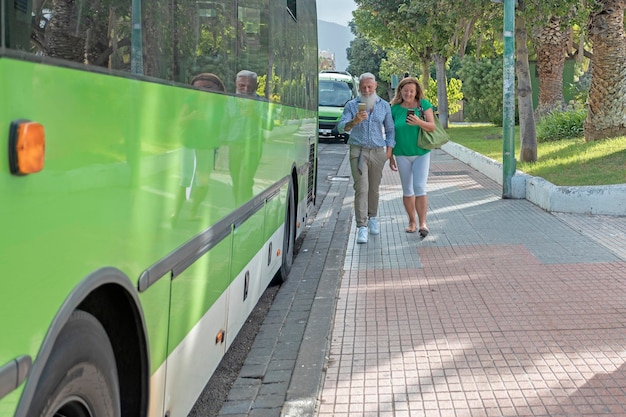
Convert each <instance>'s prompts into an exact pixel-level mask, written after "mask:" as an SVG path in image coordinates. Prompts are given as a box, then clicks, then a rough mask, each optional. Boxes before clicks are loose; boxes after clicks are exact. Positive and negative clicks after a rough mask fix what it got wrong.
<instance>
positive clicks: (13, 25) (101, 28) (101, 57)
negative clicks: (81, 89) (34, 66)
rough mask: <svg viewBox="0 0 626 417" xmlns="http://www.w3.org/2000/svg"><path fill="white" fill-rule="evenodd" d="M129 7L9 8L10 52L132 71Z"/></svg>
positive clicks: (40, 4) (21, 4)
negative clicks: (22, 52)
mask: <svg viewBox="0 0 626 417" xmlns="http://www.w3.org/2000/svg"><path fill="white" fill-rule="evenodd" d="M130 5H131V0H125V1H121V2H118V3H117V5H116V7H112V6H109V5H108V4H104V3H88V2H87V1H85V0H82V1H76V2H67V1H66V2H63V1H58V2H45V1H32V2H30V1H29V2H26V1H9V2H5V7H6V9H7V15H8V20H7V27H8V31H7V32H8V33H7V34H8V36H7V47H8V48H10V49H17V50H20V51H26V52H31V53H33V54H36V55H40V56H49V57H54V58H61V59H64V60H67V61H71V62H76V63H82V64H88V65H95V66H99V67H105V68H109V69H117V70H125V71H130V38H129V36H130ZM31 15H32V21H33V22H37V24H36V25H31V23H30V21H31V19H30V16H31Z"/></svg>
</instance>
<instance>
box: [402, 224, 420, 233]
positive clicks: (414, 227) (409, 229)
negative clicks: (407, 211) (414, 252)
mask: <svg viewBox="0 0 626 417" xmlns="http://www.w3.org/2000/svg"><path fill="white" fill-rule="evenodd" d="M404 231H405V232H407V233H415V232H417V225H411V224H409V227H407V228H406V229H404Z"/></svg>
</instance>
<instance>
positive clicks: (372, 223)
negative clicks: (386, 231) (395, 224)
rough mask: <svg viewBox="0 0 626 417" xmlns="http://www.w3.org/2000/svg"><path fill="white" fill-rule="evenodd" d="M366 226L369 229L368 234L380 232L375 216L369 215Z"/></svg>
mask: <svg viewBox="0 0 626 417" xmlns="http://www.w3.org/2000/svg"><path fill="white" fill-rule="evenodd" d="M367 226H368V228H369V229H370V235H379V234H380V227H378V219H377V218H376V217H370V220H369V223H368V224H367Z"/></svg>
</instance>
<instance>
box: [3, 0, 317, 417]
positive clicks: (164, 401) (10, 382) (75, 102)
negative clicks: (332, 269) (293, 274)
mask: <svg viewBox="0 0 626 417" xmlns="http://www.w3.org/2000/svg"><path fill="white" fill-rule="evenodd" d="M0 5H1V11H2V13H1V20H0V33H1V38H0V42H1V44H0V85H1V86H0V132H2V134H1V135H0V149H2V152H3V153H4V156H3V157H0V195H1V196H2V197H1V198H2V204H0V230H1V233H2V235H1V236H2V237H1V238H0V265H1V266H2V271H3V277H2V279H1V280H0V338H1V342H0V417H6V416H19V417H32V416H45V417H48V416H65V417H82V416H91V417H118V416H151V417H157V416H158V417H162V416H168V417H178V416H186V415H187V414H188V412H189V410H191V408H192V407H193V405H194V403H195V402H196V401H197V398H198V396H199V395H200V393H201V392H202V390H203V388H204V386H205V385H206V383H207V382H208V380H209V378H210V377H211V374H212V373H213V372H214V370H215V369H216V367H217V365H218V364H219V362H220V360H221V358H222V357H223V355H224V353H225V352H226V350H227V349H228V348H229V346H230V345H231V344H232V342H233V340H234V338H235V336H236V335H237V333H238V331H239V330H240V328H241V326H242V325H243V323H244V322H245V320H246V319H247V317H248V315H249V313H250V312H251V311H252V309H253V307H254V306H255V305H256V303H257V301H258V299H259V297H260V296H261V294H262V293H263V292H264V290H265V288H266V287H267V286H268V285H269V284H270V282H272V281H273V280H277V281H282V280H284V279H286V278H287V276H288V274H289V270H290V267H291V265H292V262H293V256H294V243H295V241H296V239H298V238H299V237H300V234H301V233H302V231H303V229H304V227H305V225H306V223H307V219H308V217H309V216H310V213H311V207H312V206H313V205H314V204H315V191H316V159H317V111H318V107H317V104H318V103H317V94H318V93H317V92H318V87H317V83H318V81H317V19H316V5H315V1H314V0H271V1H270V0H168V1H164V0H150V1H143V2H142V1H140V0H89V1H87V0H54V1H45V0H0Z"/></svg>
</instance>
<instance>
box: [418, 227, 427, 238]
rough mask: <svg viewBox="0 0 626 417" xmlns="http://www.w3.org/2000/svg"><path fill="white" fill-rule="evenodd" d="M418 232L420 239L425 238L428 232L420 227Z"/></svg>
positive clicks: (425, 228)
mask: <svg viewBox="0 0 626 417" xmlns="http://www.w3.org/2000/svg"><path fill="white" fill-rule="evenodd" d="M419 232H420V236H421V237H426V236H428V232H429V230H428V228H427V227H420V230H419Z"/></svg>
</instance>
